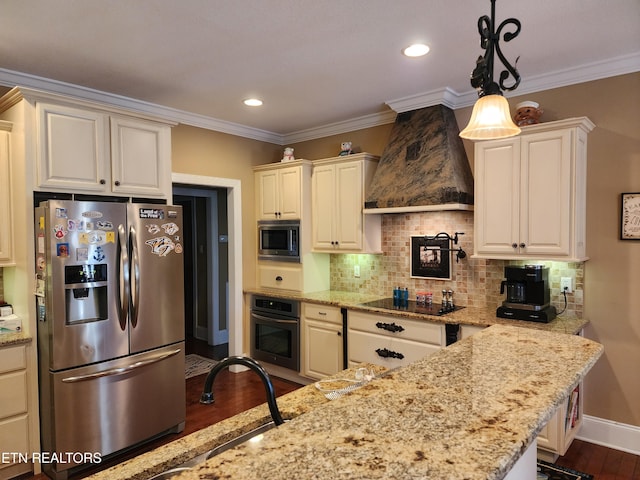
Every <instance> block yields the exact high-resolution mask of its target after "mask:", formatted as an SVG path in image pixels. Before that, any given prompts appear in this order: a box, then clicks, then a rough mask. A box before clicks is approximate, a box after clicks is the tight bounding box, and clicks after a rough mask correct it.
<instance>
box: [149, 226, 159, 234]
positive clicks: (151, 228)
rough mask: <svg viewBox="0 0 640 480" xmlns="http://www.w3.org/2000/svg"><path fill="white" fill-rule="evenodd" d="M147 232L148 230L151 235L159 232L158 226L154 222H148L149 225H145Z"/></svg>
mask: <svg viewBox="0 0 640 480" xmlns="http://www.w3.org/2000/svg"><path fill="white" fill-rule="evenodd" d="M147 232H149V233H150V234H151V235H155V234H156V233H160V227H159V226H158V225H156V224H155V223H150V224H149V225H147Z"/></svg>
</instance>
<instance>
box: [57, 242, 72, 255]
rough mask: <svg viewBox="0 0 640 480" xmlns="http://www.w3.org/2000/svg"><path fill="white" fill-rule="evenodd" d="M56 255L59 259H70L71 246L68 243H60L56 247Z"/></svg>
mask: <svg viewBox="0 0 640 480" xmlns="http://www.w3.org/2000/svg"><path fill="white" fill-rule="evenodd" d="M56 255H57V256H58V257H68V256H69V244H68V243H58V244H57V245H56Z"/></svg>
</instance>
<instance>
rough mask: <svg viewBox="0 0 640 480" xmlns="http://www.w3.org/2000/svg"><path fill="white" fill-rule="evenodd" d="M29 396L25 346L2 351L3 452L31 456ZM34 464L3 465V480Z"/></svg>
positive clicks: (0, 448) (0, 475)
mask: <svg viewBox="0 0 640 480" xmlns="http://www.w3.org/2000/svg"><path fill="white" fill-rule="evenodd" d="M28 406H29V402H28V393H27V355H26V347H25V346H24V345H14V346H9V347H4V348H0V452H5V453H7V452H9V453H16V454H22V455H28V456H29V457H31V452H33V450H32V449H31V442H30V439H29V415H28ZM31 468H32V466H31V463H30V462H25V461H24V460H23V461H19V460H16V461H15V462H11V461H9V462H5V461H3V462H1V463H0V478H11V477H13V476H15V475H18V474H20V473H26V472H29V471H31Z"/></svg>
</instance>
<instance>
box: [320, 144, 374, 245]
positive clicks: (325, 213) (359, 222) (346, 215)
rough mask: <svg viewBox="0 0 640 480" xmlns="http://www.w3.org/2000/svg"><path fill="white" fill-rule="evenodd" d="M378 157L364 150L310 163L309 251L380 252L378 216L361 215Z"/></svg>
mask: <svg viewBox="0 0 640 480" xmlns="http://www.w3.org/2000/svg"><path fill="white" fill-rule="evenodd" d="M378 159H379V158H378V157H375V156H373V155H369V154H367V153H360V154H355V155H350V156H348V157H335V158H329V159H324V160H315V161H314V162H313V175H312V182H311V193H312V201H311V211H312V235H313V250H314V251H318V252H336V253H349V252H352V253H380V252H381V251H382V246H381V241H382V240H381V238H382V237H381V216H380V215H365V214H364V199H365V195H366V189H367V187H368V185H369V184H370V183H371V179H372V178H373V174H374V173H375V169H376V168H377V166H378Z"/></svg>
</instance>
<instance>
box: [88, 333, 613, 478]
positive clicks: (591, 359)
mask: <svg viewBox="0 0 640 480" xmlns="http://www.w3.org/2000/svg"><path fill="white" fill-rule="evenodd" d="M602 351H603V347H602V346H601V345H600V344H598V343H595V342H593V341H591V340H587V339H584V338H582V337H579V336H575V335H566V334H557V333H554V332H545V331H537V330H533V329H527V328H518V327H512V326H508V325H494V326H492V327H490V328H488V329H485V330H483V331H482V332H480V333H478V334H476V335H474V336H472V337H470V338H467V339H466V340H463V341H460V342H458V343H456V344H454V345H452V346H450V347H447V348H445V349H442V350H440V351H439V352H437V353H435V354H434V355H432V356H430V357H428V358H425V359H423V360H420V361H418V362H416V363H414V364H412V365H409V366H407V367H404V368H402V369H400V370H398V371H396V372H394V373H392V374H390V375H388V376H386V377H383V378H378V379H374V380H373V381H372V382H370V383H369V384H368V385H365V386H364V387H362V388H360V389H359V390H356V391H355V392H352V393H350V394H349V395H346V396H344V397H342V398H340V399H338V400H335V401H327V400H326V399H325V398H324V397H323V396H322V395H321V393H320V392H318V391H317V390H316V389H315V387H314V386H313V385H309V386H307V387H304V388H302V389H300V390H298V391H296V392H292V393H291V394H288V395H286V396H284V397H281V398H282V401H280V400H279V401H278V402H279V404H280V406H281V409H282V410H283V412H284V416H285V417H290V418H291V417H296V418H294V419H293V420H292V421H291V422H289V423H287V424H285V425H283V426H281V427H279V428H277V429H274V430H271V431H269V432H267V433H266V434H265V435H264V440H263V442H262V443H261V444H260V445H261V446H260V447H251V446H247V445H244V446H241V447H238V448H236V449H234V450H230V451H228V452H225V453H223V454H221V455H219V456H217V457H215V458H213V459H211V460H209V461H208V462H207V463H206V464H203V465H202V466H200V467H197V468H195V469H194V470H192V471H191V472H186V473H184V474H182V475H181V476H179V477H175V478H180V479H183V480H187V479H191V480H196V479H204V478H210V479H213V478H234V479H246V478H256V479H258V478H269V479H274V480H278V479H286V480H291V479H293V478H295V479H312V478H314V479H315V478H322V479H325V478H337V479H350V480H351V479H358V478H361V479H365V478H366V479H376V478H380V479H382V478H384V479H388V478H397V479H400V478H401V479H411V478H420V479H438V480H441V479H460V478H468V479H500V478H503V477H504V475H505V474H506V473H507V472H508V471H509V469H510V468H511V466H512V465H513V463H514V462H515V461H516V460H517V459H518V458H519V457H520V455H521V453H522V452H523V451H524V450H525V448H526V447H527V446H528V445H529V444H530V442H531V441H532V440H533V439H534V438H535V437H536V435H537V433H538V432H539V430H540V429H541V428H542V427H543V426H544V424H545V423H546V421H547V420H548V419H549V418H550V417H551V415H552V414H553V412H554V411H555V409H556V408H557V406H558V405H559V404H560V403H561V402H562V401H564V399H565V398H566V396H567V395H568V393H569V392H570V391H571V390H572V388H573V387H574V386H575V385H576V384H578V383H579V382H580V381H581V379H582V378H583V377H584V375H585V374H586V373H587V372H588V371H589V369H590V368H591V367H592V366H593V364H594V363H595V362H596V361H597V359H598V358H599V357H600V355H601V354H602ZM267 415H268V414H267V409H266V406H261V407H258V408H256V409H253V410H250V411H249V412H245V413H244V414H241V415H238V416H236V417H234V418H232V419H230V420H229V421H225V422H221V423H218V424H216V425H214V426H212V427H209V428H207V429H205V430H202V431H200V432H196V433H195V434H192V435H190V436H189V437H185V438H184V439H182V440H178V441H176V442H174V443H173V444H171V445H169V446H166V447H161V448H160V449H158V451H156V453H155V454H156V455H157V456H158V458H160V457H161V456H162V454H163V452H164V454H165V459H166V458H167V457H169V456H173V457H174V460H173V464H174V465H175V464H177V463H180V462H179V461H176V459H177V458H179V457H180V458H183V461H184V460H186V458H185V457H186V456H189V455H190V456H195V455H196V454H197V453H200V452H201V451H204V450H206V448H208V447H206V446H205V445H204V444H205V443H207V444H208V445H210V446H213V444H214V443H219V439H217V440H216V436H217V435H221V434H223V433H224V432H228V431H229V430H236V431H247V430H248V429H249V427H250V426H251V425H247V424H248V423H253V425H255V422H260V421H262V420H264V419H266V417H267ZM228 436H229V435H228V433H227V437H228ZM174 444H180V445H174ZM180 449H182V450H183V451H184V449H189V450H190V454H189V455H184V452H183V453H182V454H181V453H180ZM256 449H257V450H256ZM168 452H171V454H169V453H168ZM152 453H153V452H152ZM152 456H153V455H143V456H141V457H138V458H137V459H133V460H132V461H130V462H126V463H125V464H122V465H121V466H118V467H115V470H114V469H110V470H107V471H105V472H103V473H102V474H99V475H96V476H94V477H92V479H94V480H97V479H98V478H101V479H106V478H109V479H110V480H116V479H118V478H133V479H138V478H145V477H144V476H136V475H135V474H134V472H133V470H134V469H135V468H138V469H139V465H138V467H136V465H135V464H136V462H138V463H140V462H143V463H144V462H151V460H152V458H151V457H152ZM142 457H145V458H142ZM156 460H157V458H156ZM127 464H128V465H127ZM169 464H170V462H169V461H167V462H166V463H165V465H169ZM118 468H119V469H120V471H119V472H118V471H117V469H118ZM156 471H158V470H156ZM125 473H127V474H128V476H124V474H125Z"/></svg>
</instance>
